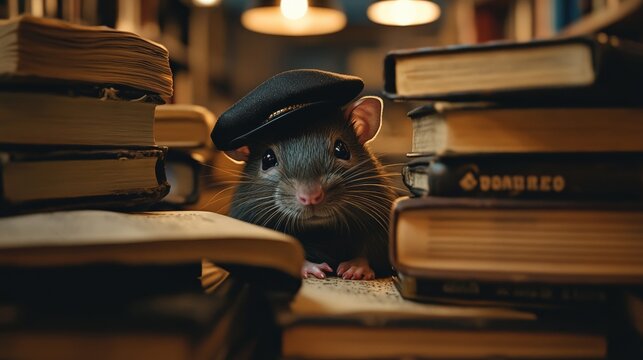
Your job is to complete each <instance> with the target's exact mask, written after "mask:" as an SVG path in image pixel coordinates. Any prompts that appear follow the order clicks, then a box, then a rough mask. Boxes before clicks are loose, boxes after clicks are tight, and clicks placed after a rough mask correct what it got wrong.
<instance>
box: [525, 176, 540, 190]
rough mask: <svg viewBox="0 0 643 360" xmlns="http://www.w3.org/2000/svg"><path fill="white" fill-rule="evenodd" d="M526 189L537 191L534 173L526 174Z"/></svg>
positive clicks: (536, 177) (536, 178) (536, 180)
mask: <svg viewBox="0 0 643 360" xmlns="http://www.w3.org/2000/svg"><path fill="white" fill-rule="evenodd" d="M527 190H528V191H538V176H536V175H529V176H527Z"/></svg>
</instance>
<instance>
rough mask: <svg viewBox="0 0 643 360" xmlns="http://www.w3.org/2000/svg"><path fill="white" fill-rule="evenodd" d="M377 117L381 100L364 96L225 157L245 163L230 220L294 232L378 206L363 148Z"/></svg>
mask: <svg viewBox="0 0 643 360" xmlns="http://www.w3.org/2000/svg"><path fill="white" fill-rule="evenodd" d="M381 114H382V102H381V100H380V99H379V98H377V97H364V98H361V99H359V100H357V101H356V102H354V103H352V104H350V105H349V106H347V107H346V108H345V110H340V109H339V108H333V107H330V108H323V109H318V110H317V111H315V113H314V114H308V116H309V117H314V118H313V119H311V118H309V119H306V120H307V121H305V122H302V124H305V125H304V126H296V127H293V128H290V129H288V130H286V131H283V132H282V133H279V134H274V135H272V136H268V137H266V138H265V139H263V141H259V142H256V143H253V144H251V145H250V146H243V147H241V148H238V149H235V150H232V151H227V152H226V153H227V154H228V156H230V157H231V158H233V159H235V160H237V161H245V162H246V166H245V169H244V177H245V179H243V184H242V185H241V186H240V187H239V189H238V192H237V194H236V196H235V200H234V202H235V204H233V212H234V213H233V214H232V215H233V216H235V217H239V218H242V219H244V220H247V221H250V222H253V223H257V224H261V225H264V226H268V227H271V228H275V229H279V230H282V231H285V232H288V233H293V234H297V233H301V232H303V231H307V230H312V229H318V228H341V227H342V226H349V224H351V223H352V222H353V221H354V219H359V218H364V216H362V215H360V214H362V213H365V212H369V209H370V210H373V209H372V207H374V206H375V207H377V206H382V205H380V204H378V203H376V202H375V201H374V199H377V198H378V196H381V192H382V189H381V183H382V180H381V177H380V176H378V175H379V172H378V169H377V165H376V164H377V163H376V160H375V159H374V158H373V156H372V155H371V154H370V152H369V151H368V149H367V148H366V147H365V145H366V143H368V142H369V141H370V140H372V139H373V138H374V137H375V135H376V134H377V132H378V131H379V128H380V124H381ZM369 199H373V200H369Z"/></svg>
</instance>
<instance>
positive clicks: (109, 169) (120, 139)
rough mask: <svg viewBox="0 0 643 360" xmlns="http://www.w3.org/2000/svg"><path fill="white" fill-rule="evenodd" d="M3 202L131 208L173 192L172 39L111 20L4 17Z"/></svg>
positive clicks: (0, 34) (0, 33) (29, 206)
mask: <svg viewBox="0 0 643 360" xmlns="http://www.w3.org/2000/svg"><path fill="white" fill-rule="evenodd" d="M0 44H2V45H1V46H0V75H1V76H0V176H1V179H0V212H1V213H4V214H15V213H19V212H30V211H42V210H48V209H64V208H66V209H73V208H108V207H110V208H131V207H134V206H144V205H147V204H151V203H154V202H156V201H158V200H159V199H161V198H162V197H163V196H165V195H166V194H167V193H168V191H169V185H168V183H167V181H166V178H165V167H164V161H165V154H166V149H165V148H163V147H159V146H157V145H156V143H155V141H154V131H153V127H154V108H155V107H156V105H157V104H161V103H163V102H164V99H167V98H169V96H171V94H172V74H171V71H170V68H169V56H168V53H167V50H166V49H165V48H163V47H162V46H160V45H158V44H155V43H152V42H150V41H147V40H145V39H143V38H141V37H139V36H137V35H135V34H131V33H127V32H121V31H117V30H114V29H109V28H106V27H87V26H79V25H71V24H68V23H65V22H62V21H58V20H53V19H42V18H35V17H30V16H22V17H18V18H14V19H9V20H2V21H0Z"/></svg>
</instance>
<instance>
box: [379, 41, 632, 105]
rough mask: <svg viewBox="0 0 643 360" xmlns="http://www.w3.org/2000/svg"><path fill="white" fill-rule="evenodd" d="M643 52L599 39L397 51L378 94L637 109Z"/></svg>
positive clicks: (388, 62)
mask: <svg viewBox="0 0 643 360" xmlns="http://www.w3.org/2000/svg"><path fill="white" fill-rule="evenodd" d="M642 62H643V47H642V46H641V45H640V44H637V43H634V42H632V41H627V40H623V39H619V38H616V37H609V36H607V35H599V36H597V37H573V38H554V39H547V40H536V41H531V42H525V43H515V42H503V41H500V42H489V43H484V44H478V45H456V46H447V47H436V48H417V49H407V50H395V51H392V52H390V53H388V54H387V56H386V57H385V59H384V78H385V83H384V94H385V95H386V96H387V97H388V98H390V99H396V100H448V101H471V100H494V101H498V100H503V101H521V102H525V101H526V102H529V103H535V102H541V103H548V104H552V103H559V104H560V103H569V102H580V103H599V104H629V105H632V104H636V105H639V106H640V105H641V104H642V100H641V97H640V96H638V94H639V93H640V91H641V85H640V84H641V80H642V79H643V70H641V63H642Z"/></svg>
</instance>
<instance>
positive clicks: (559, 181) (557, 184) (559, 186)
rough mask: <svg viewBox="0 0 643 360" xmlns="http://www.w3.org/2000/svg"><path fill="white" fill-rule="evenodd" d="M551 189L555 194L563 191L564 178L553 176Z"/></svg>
mask: <svg viewBox="0 0 643 360" xmlns="http://www.w3.org/2000/svg"><path fill="white" fill-rule="evenodd" d="M553 187H554V191H555V192H561V191H563V190H565V178H564V177H562V176H561V175H556V176H554V181H553Z"/></svg>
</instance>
